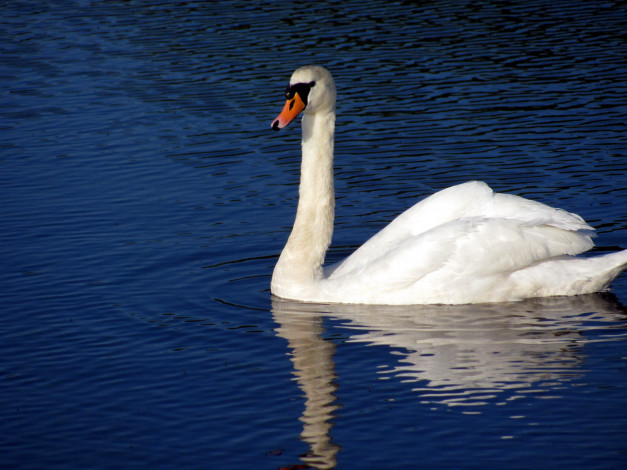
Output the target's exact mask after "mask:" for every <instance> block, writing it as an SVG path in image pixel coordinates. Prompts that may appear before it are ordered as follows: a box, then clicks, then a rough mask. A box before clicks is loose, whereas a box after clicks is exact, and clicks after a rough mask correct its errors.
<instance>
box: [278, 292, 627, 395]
mask: <svg viewBox="0 0 627 470" xmlns="http://www.w3.org/2000/svg"><path fill="white" fill-rule="evenodd" d="M273 310H274V314H275V318H276V319H277V321H279V322H280V323H281V325H282V327H281V329H282V331H285V330H286V329H288V328H289V324H290V323H294V324H299V319H301V321H302V319H303V317H304V316H305V315H306V316H309V317H311V315H312V313H313V312H315V311H318V312H325V313H324V315H330V316H333V317H336V318H338V319H340V320H342V321H343V322H344V323H343V327H345V328H349V329H353V330H354V332H355V334H354V335H351V336H350V338H349V339H348V341H352V342H363V343H366V344H371V345H381V346H386V347H390V348H391V349H392V352H393V353H394V354H396V355H397V357H398V364H397V365H396V366H394V367H393V368H382V369H380V373H381V374H382V375H390V376H395V377H399V378H401V379H402V380H403V381H406V382H408V383H411V387H412V389H414V390H415V391H416V392H417V393H418V394H419V395H420V397H421V399H423V400H425V401H428V402H438V403H447V404H449V405H480V404H482V403H484V402H485V400H487V399H494V397H496V396H500V395H501V394H503V393H504V392H507V393H505V394H504V395H503V396H504V397H505V398H504V399H514V398H516V397H521V396H523V395H524V394H525V393H528V392H531V391H535V392H538V391H544V392H547V393H548V394H549V395H554V394H556V393H557V394H559V388H560V387H561V386H564V385H565V383H566V382H568V381H570V380H572V378H573V377H577V376H578V375H581V374H582V372H581V371H580V370H579V369H578V368H579V365H580V362H581V358H582V357H583V347H584V345H585V344H586V343H587V342H589V341H611V340H615V339H622V340H624V339H625V338H626V337H627V323H626V322H625V309H624V308H622V307H620V306H619V305H617V304H616V303H615V302H613V301H612V300H611V299H608V298H606V297H604V296H602V295H598V294H597V295H587V296H578V297H556V298H547V299H533V300H527V301H523V302H511V303H502V304H478V305H460V306H446V305H434V306H408V307H400V306H372V305H339V304H338V305H320V304H303V303H297V302H287V301H282V300H275V301H274V302H273ZM320 314H321V315H322V313H320ZM302 327H303V325H302V323H301V324H300V326H299V328H300V329H302ZM603 330H605V331H604V332H603V333H602V334H599V331H603ZM592 332H594V335H595V337H594V339H591V338H590V334H591V333H592ZM282 335H283V334H282ZM328 360H331V358H328Z"/></svg>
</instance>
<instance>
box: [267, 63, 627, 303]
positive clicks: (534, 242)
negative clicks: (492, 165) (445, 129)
mask: <svg viewBox="0 0 627 470" xmlns="http://www.w3.org/2000/svg"><path fill="white" fill-rule="evenodd" d="M285 98H286V101H285V105H284V107H283V110H282V111H281V113H280V114H279V115H278V117H277V118H276V119H275V120H274V121H272V124H271V128H272V129H274V130H277V131H278V130H280V129H282V128H284V127H286V126H287V125H288V124H289V123H290V122H292V121H293V120H294V119H295V118H296V117H297V116H298V115H302V161H301V172H300V185H299V198H298V206H297V209H296V217H295V220H294V224H293V227H292V231H291V233H290V235H289V237H288V240H287V242H286V244H285V247H284V248H283V251H282V252H281V254H280V256H279V259H278V261H277V262H276V265H275V267H274V271H273V274H272V281H271V286H270V291H271V293H272V295H274V296H275V297H279V298H283V299H289V300H296V301H302V302H316V303H333V304H335V303H344V304H380V305H415V304H476V303H493V302H511V301H517V300H522V299H527V298H534V297H549V296H572V295H580V294H588V293H593V292H599V291H603V290H606V289H607V288H608V286H609V284H610V282H611V281H612V280H613V279H614V278H615V277H616V276H618V275H619V274H620V272H621V271H622V270H623V269H624V268H625V267H626V266H627V250H622V251H617V252H612V253H608V254H604V255H599V256H583V257H582V256H577V255H580V254H581V253H583V252H585V251H587V250H589V249H590V248H592V247H593V246H594V243H593V242H592V236H593V232H594V229H593V228H592V227H591V226H590V225H588V224H587V223H586V222H585V221H584V220H583V219H582V218H581V217H580V216H579V215H576V214H573V213H569V212H567V211H565V210H562V209H557V208H553V207H550V206H548V205H545V204H543V203H541V202H536V201H533V200H529V199H525V198H522V197H520V196H517V195H513V194H505V193H496V192H494V191H493V190H492V189H491V188H490V187H489V186H488V185H487V184H486V183H484V182H481V181H469V182H465V183H461V184H457V185H455V186H451V187H449V188H446V189H443V190H440V191H438V192H436V193H434V194H432V195H430V196H428V197H426V198H425V199H423V200H421V201H419V202H418V203H416V204H415V205H414V206H412V207H410V208H409V209H407V210H406V211H405V212H403V213H401V214H400V215H399V216H397V217H396V218H395V219H394V220H392V222H390V223H389V224H388V225H387V226H386V227H385V228H383V229H382V230H381V231H380V232H378V233H377V234H375V235H374V236H372V237H371V238H370V239H369V240H368V241H366V242H365V243H364V244H363V245H362V246H361V247H359V248H358V249H357V250H356V251H355V252H353V253H352V254H351V255H350V256H348V257H347V258H346V259H344V260H343V261H340V262H339V263H336V264H333V265H330V266H323V265H324V259H325V255H326V251H327V249H328V247H329V245H330V243H331V238H332V234H333V224H334V212H335V190H334V174H333V153H334V133H335V117H336V112H335V104H336V88H335V82H334V80H333V77H332V75H331V73H330V72H329V71H328V70H327V69H326V68H324V67H321V66H317V65H308V66H304V67H300V68H298V69H297V70H296V71H295V72H294V73H293V74H292V76H291V78H290V81H289V85H288V86H287V88H286V91H285Z"/></svg>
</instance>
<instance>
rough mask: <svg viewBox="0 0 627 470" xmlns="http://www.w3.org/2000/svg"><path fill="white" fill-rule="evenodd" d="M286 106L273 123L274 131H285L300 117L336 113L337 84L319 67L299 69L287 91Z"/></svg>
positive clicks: (312, 66)
mask: <svg viewBox="0 0 627 470" xmlns="http://www.w3.org/2000/svg"><path fill="white" fill-rule="evenodd" d="M285 98H287V101H286V102H285V106H284V107H283V111H281V114H279V115H278V116H277V118H276V119H275V120H274V121H272V129H274V130H275V131H278V130H279V129H283V128H284V127H285V126H287V125H288V124H289V123H290V122H292V121H293V120H294V118H295V117H296V116H298V115H299V114H300V113H301V111H303V112H304V113H305V114H315V113H318V112H332V111H335V83H334V82H333V77H332V76H331V74H330V73H329V71H328V70H327V69H325V68H324V67H320V66H318V65H307V66H305V67H301V68H299V69H297V70H296V71H295V72H294V73H293V74H292V78H291V79H290V84H289V85H288V86H287V89H286V90H285Z"/></svg>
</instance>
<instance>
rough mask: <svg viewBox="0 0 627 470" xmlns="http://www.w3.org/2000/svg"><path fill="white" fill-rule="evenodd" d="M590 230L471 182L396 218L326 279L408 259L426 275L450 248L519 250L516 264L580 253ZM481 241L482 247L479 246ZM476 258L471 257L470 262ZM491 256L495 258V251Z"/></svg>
mask: <svg viewBox="0 0 627 470" xmlns="http://www.w3.org/2000/svg"><path fill="white" fill-rule="evenodd" d="M499 221H501V222H499ZM592 230H593V229H592V227H590V226H589V225H587V224H586V223H585V221H584V220H583V219H582V218H581V217H579V216H578V215H576V214H571V213H568V212H566V211H564V210H561V209H555V208H552V207H550V206H547V205H545V204H542V203H539V202H535V201H531V200H528V199H524V198H522V197H519V196H514V195H509V194H497V193H494V192H493V191H492V190H491V189H490V187H489V186H488V185H486V184H485V183H482V182H479V181H471V182H468V183H464V184H460V185H457V186H452V187H450V188H447V189H444V190H442V191H439V192H437V193H435V194H433V195H432V196H429V197H428V198H426V199H424V200H422V201H420V202H419V203H417V204H416V205H414V206H413V207H411V208H410V209H408V210H407V211H405V212H404V213H402V214H401V215H399V216H398V217H397V218H396V219H394V220H393V221H392V222H391V223H390V224H389V225H388V226H387V227H385V228H384V229H383V230H381V231H380V232H379V233H377V234H376V235H375V236H373V237H372V238H371V239H370V240H368V241H367V242H366V243H364V245H362V246H361V247H360V248H359V249H358V250H357V251H355V253H353V254H352V255H351V256H349V257H348V258H347V259H346V260H344V261H342V262H341V263H339V264H338V265H336V266H333V267H331V270H330V272H331V273H330V276H329V277H330V278H339V277H341V276H345V275H348V274H350V273H356V272H360V271H363V270H364V269H370V268H369V266H372V265H373V263H382V262H385V261H384V260H386V258H387V257H391V258H395V257H396V256H398V257H399V262H401V261H402V259H401V258H402V257H403V256H407V257H411V258H413V260H410V261H408V262H409V264H413V265H414V266H416V265H417V267H420V264H421V263H424V264H422V266H424V267H425V269H426V270H427V271H428V269H429V268H428V266H431V267H434V266H432V263H436V264H437V262H435V259H440V261H439V262H444V260H446V259H450V257H451V253H452V252H454V251H455V247H456V246H462V245H466V248H467V249H469V250H471V251H479V250H481V249H485V250H486V254H487V253H489V252H490V247H494V246H495V243H497V242H498V243H500V244H502V249H503V251H504V252H508V251H511V252H512V253H514V252H517V251H519V252H520V253H519V255H520V256H521V258H520V262H519V263H518V264H522V263H525V262H526V261H523V260H526V259H530V260H531V259H534V260H537V259H538V258H536V255H533V256H532V255H531V253H538V252H539V251H543V250H544V252H545V255H544V256H558V255H560V254H566V253H567V254H576V253H580V252H582V251H585V250H587V249H589V248H590V247H592V241H591V240H590V233H591V232H592ZM421 236H423V237H421ZM483 243H488V246H486V247H485V248H481V247H482V244H483ZM401 247H402V248H401ZM523 253H527V254H523ZM438 254H440V258H438ZM477 256H479V255H473V257H474V259H476V257H477ZM494 256H495V257H497V258H498V257H500V256H501V254H500V253H498V252H495V253H494ZM506 257H507V256H506ZM388 261H389V260H388ZM472 262H474V261H472Z"/></svg>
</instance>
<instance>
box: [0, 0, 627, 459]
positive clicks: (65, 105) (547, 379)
mask: <svg viewBox="0 0 627 470" xmlns="http://www.w3.org/2000/svg"><path fill="white" fill-rule="evenodd" d="M0 8H1V9H0V12H1V13H2V15H1V17H0V28H1V29H0V31H1V33H0V34H1V35H2V36H1V37H2V41H0V51H1V52H0V54H1V55H0V57H1V60H0V95H1V97H2V99H1V100H0V149H1V150H0V201H1V204H0V253H1V256H2V257H1V259H2V266H3V269H2V270H1V272H0V299H1V304H0V305H1V306H2V313H1V314H0V355H1V357H2V361H0V373H1V379H0V412H1V415H0V468H3V469H4V468H19V469H26V468H33V469H41V468H47V469H54V468H63V469H66V468H103V469H104V468H116V469H119V468H177V469H178V468H237V469H239V468H242V469H243V468H256V469H257V468H258V469H263V468H268V469H278V468H297V467H298V466H301V468H302V467H304V466H310V467H312V468H333V467H337V468H338V469H351V468H359V469H364V468H369V469H370V468H373V469H375V468H376V469H388V468H446V469H450V468H476V469H486V468H495V469H502V468H508V469H516V468H521V469H522V468H569V469H579V468H581V469H596V468H598V469H601V468H621V467H622V466H624V465H625V464H627V444H626V442H627V342H626V340H627V309H626V307H625V305H627V275H626V274H622V275H621V276H620V277H619V278H618V279H617V280H616V281H615V282H614V284H613V287H612V293H611V294H603V295H593V296H584V297H576V298H564V299H547V300H542V301H539V300H531V301H527V302H522V303H514V304H505V305H483V306H459V307H444V306H432V307H420V306H417V307H409V308H407V307H405V308H386V307H364V306H325V305H302V304H297V303H290V302H285V301H282V300H279V299H273V298H272V297H271V295H270V292H269V283H270V276H271V273H272V268H273V266H274V264H275V262H276V260H277V257H278V254H279V253H280V251H281V248H282V246H283V244H284V243H285V240H286V238H287V235H288V233H289V230H290V227H291V223H292V221H293V216H294V211H295V205H296V200H297V199H296V198H297V185H298V174H299V167H298V165H299V161H298V157H299V152H300V149H299V141H300V131H299V129H298V126H297V125H292V126H290V127H289V128H287V129H285V130H284V131H281V132H279V133H275V132H272V131H271V130H270V123H271V122H272V120H273V119H274V118H275V117H276V115H277V114H278V112H279V111H280V109H281V107H282V105H283V103H282V101H283V91H284V88H285V85H286V84H287V82H288V80H289V76H290V75H291V72H292V71H293V69H295V68H297V67H298V66H301V65H305V64H309V63H318V64H321V65H325V66H327V67H328V68H329V69H330V70H331V71H332V73H333V74H334V76H335V78H336V82H337V86H338V92H339V97H338V120H337V125H338V128H337V133H336V139H337V142H336V164H335V168H336V190H337V219H336V233H335V235H334V242H333V246H332V248H331V252H330V254H329V259H330V260H331V261H333V260H337V259H341V258H342V257H344V256H346V255H347V254H348V253H350V252H351V251H352V250H353V249H354V248H355V247H356V246H358V245H359V244H361V243H362V242H363V241H364V240H366V239H367V238H368V237H369V236H370V235H372V234H373V233H375V232H376V231H377V230H378V229H380V228H381V227H382V226H383V225H384V224H385V223H387V222H388V221H390V220H391V219H392V218H393V217H394V215H395V214H398V213H399V212H401V211H402V210H404V209H405V208H407V207H409V206H411V205H412V204H413V203H414V202H415V201H417V200H419V199H420V198H422V197H424V196H426V195H428V194H431V193H433V192H435V191H437V190H439V189H442V188H444V187H447V186H450V185H452V184H456V183H460V182H463V181H467V180H470V179H481V180H484V181H486V182H488V183H489V184H490V185H491V186H492V187H493V188H494V189H495V190H498V191H506V192H510V193H513V194H518V195H522V196H525V197H529V198H532V199H536V200H539V201H542V202H545V203H547V204H551V205H554V206H557V207H562V208H564V209H566V210H568V211H571V212H576V213H579V214H580V215H582V216H583V217H584V218H585V219H586V220H587V221H588V222H589V223H590V224H592V225H593V226H595V227H596V228H597V229H598V238H597V239H596V242H597V248H596V250H597V251H598V252H610V251H615V250H618V249H621V248H623V249H624V248H627V125H626V124H625V123H626V122H627V98H626V97H627V78H626V77H627V39H626V37H625V33H624V31H625V30H626V28H627V8H626V7H625V5H624V3H623V2H618V1H616V2H613V1H607V2H589V1H579V0H574V1H573V0H568V1H566V0H557V1H553V2H545V1H529V2H522V3H521V2H497V1H486V2H471V1H439V2H409V1H407V2H387V1H386V2H379V1H375V0H367V1H363V0H360V1H356V0H355V1H353V0H348V1H345V0H343V1H333V2H308V3H302V2H293V1H276V2H247V1H222V2H219V1H218V2H213V1H212V2H197V3H194V2H143V1H131V2H117V1H106V2H102V1H91V2H90V1H88V0H84V1H76V2H71V1H64V2H41V1H11V2H3V3H2V4H1V7H0Z"/></svg>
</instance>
